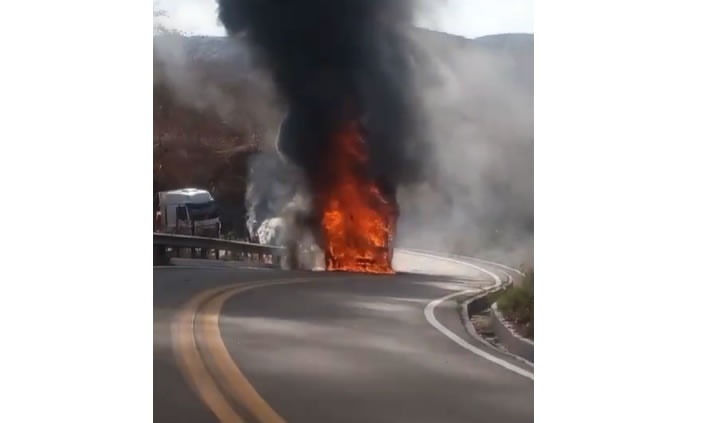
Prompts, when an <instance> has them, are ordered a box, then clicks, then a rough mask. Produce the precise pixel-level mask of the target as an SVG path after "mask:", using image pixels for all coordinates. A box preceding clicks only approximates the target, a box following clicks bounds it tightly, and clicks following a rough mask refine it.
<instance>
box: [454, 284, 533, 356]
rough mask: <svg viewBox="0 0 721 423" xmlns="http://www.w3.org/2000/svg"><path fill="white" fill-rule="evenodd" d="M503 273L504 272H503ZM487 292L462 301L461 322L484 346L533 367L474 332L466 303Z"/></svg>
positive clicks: (485, 293)
mask: <svg viewBox="0 0 721 423" xmlns="http://www.w3.org/2000/svg"><path fill="white" fill-rule="evenodd" d="M504 273H505V272H504ZM488 294H489V292H481V293H480V294H478V295H476V296H474V297H472V298H469V299H467V300H466V301H464V302H463V306H462V307H461V319H462V320H463V324H464V325H465V326H466V330H467V331H468V333H469V334H470V335H471V336H472V337H473V339H475V340H476V341H478V342H480V343H482V344H483V345H485V346H487V347H489V348H493V349H494V350H495V351H498V352H499V353H500V354H504V355H507V356H510V357H513V358H515V359H516V360H519V361H522V362H523V363H525V364H527V365H529V366H531V367H533V363H532V362H530V361H528V360H526V359H525V358H523V357H521V356H520V355H516V354H513V353H512V352H510V351H507V350H503V349H500V348H499V347H498V346H496V345H493V344H492V343H490V342H488V341H486V340H485V339H483V337H482V336H481V335H479V334H478V332H476V328H475V327H474V326H473V322H471V319H470V317H469V314H468V305H469V304H470V303H472V302H473V301H475V300H477V299H479V298H483V297H484V296H486V295H488Z"/></svg>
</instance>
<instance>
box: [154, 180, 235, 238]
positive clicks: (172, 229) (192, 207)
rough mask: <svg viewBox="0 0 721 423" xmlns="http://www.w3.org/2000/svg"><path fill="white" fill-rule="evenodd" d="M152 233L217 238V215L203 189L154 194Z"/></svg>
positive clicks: (218, 236) (215, 207) (186, 189)
mask: <svg viewBox="0 0 721 423" xmlns="http://www.w3.org/2000/svg"><path fill="white" fill-rule="evenodd" d="M156 213H157V214H156V223H155V230H156V231H158V232H164V233H172V234H184V235H195V236H205V237H210V238H220V229H221V227H220V213H219V211H218V208H217V206H216V205H215V200H214V199H213V196H212V195H211V194H210V193H209V192H208V191H205V190H202V189H196V188H183V189H177V190H172V191H163V192H159V193H158V210H157V212H156Z"/></svg>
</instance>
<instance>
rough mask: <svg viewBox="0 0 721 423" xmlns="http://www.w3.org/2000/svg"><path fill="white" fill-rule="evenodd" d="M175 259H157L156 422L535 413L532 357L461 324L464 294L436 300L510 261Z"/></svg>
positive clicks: (492, 276) (490, 279)
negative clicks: (383, 271)
mask: <svg viewBox="0 0 721 423" xmlns="http://www.w3.org/2000/svg"><path fill="white" fill-rule="evenodd" d="M180 264H181V265H180V266H177V267H175V268H172V267H171V268H154V270H153V272H154V284H153V288H154V370H153V373H154V381H153V383H154V421H156V422H161V423H164V422H168V423H170V422H172V423H184V422H188V423H190V422H194V423H195V422H198V423H201V422H217V421H221V422H262V423H265V422H276V423H280V422H289V423H291V422H298V423H321V422H339V423H340V422H349V423H351V422H359V423H360V422H363V423H371V422H372V423H381V422H394V423H399V422H414V423H426V422H427V423H431V422H433V423H439V422H484V423H492V422H499V423H501V422H504V423H505V422H509V423H512V422H531V421H533V375H532V373H533V368H532V367H529V366H527V365H525V364H524V363H522V362H519V361H516V360H514V359H513V358H511V357H508V356H506V355H504V354H503V353H500V352H498V351H495V350H494V349H492V348H490V347H487V346H485V345H484V344H482V343H481V342H479V341H477V340H476V339H475V338H474V337H472V336H471V335H470V334H469V333H467V332H466V330H465V328H464V326H463V324H462V322H461V319H460V316H459V306H458V303H459V301H460V300H461V299H462V298H464V297H465V295H463V296H455V297H453V298H449V299H447V300H444V301H434V300H439V299H441V298H443V297H447V296H449V295H453V294H454V293H458V292H463V291H465V290H469V289H482V288H484V287H489V286H492V285H493V284H495V283H496V278H506V277H508V274H509V273H512V272H510V271H509V270H508V269H504V268H499V267H497V266H494V265H490V264H488V263H480V262H476V263H475V265H476V266H481V268H482V269H478V267H472V266H465V265H463V264H460V263H457V262H450V261H444V260H434V259H432V258H429V257H424V256H416V255H410V254H400V255H398V254H397V259H396V268H403V269H407V270H412V271H415V272H424V273H425V274H411V273H401V274H398V275H394V276H377V275H358V274H348V273H325V272H284V271H278V270H267V269H249V268H242V267H239V266H233V265H229V264H223V263H218V262H215V263H214V262H212V261H211V262H208V263H207V264H203V265H202V266H203V267H199V266H197V264H196V263H195V262H183V263H180ZM488 272H490V273H488ZM430 273H436V274H435V275H434V274H430ZM441 274H454V275H457V276H456V277H454V278H449V277H447V276H440V275H441ZM433 302H435V303H436V304H437V306H436V307H435V308H433V309H431V310H430V314H431V315H432V317H433V318H435V320H437V323H438V325H440V326H441V327H442V328H443V329H442V330H441V329H439V328H438V327H434V326H433V325H432V324H431V322H430V321H429V319H428V313H429V309H430V308H431V306H429V303H433ZM453 338H455V339H453ZM463 345H466V346H465V347H464V346H463ZM469 346H470V348H469ZM489 357H490V358H489ZM499 363H501V364H499ZM502 363H507V364H508V365H509V366H506V367H504V364H502ZM511 368H513V369H515V370H512V369H511Z"/></svg>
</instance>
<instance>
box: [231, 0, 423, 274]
mask: <svg viewBox="0 0 721 423" xmlns="http://www.w3.org/2000/svg"><path fill="white" fill-rule="evenodd" d="M218 4H219V18H220V21H221V22H222V23H223V25H224V26H225V28H226V30H227V31H228V33H229V35H231V36H236V37H239V38H242V40H243V42H244V43H247V45H248V46H250V48H251V49H252V51H253V52H254V57H255V59H256V60H257V61H258V62H259V63H260V65H261V66H263V67H264V68H266V69H267V71H268V72H269V73H270V75H271V76H272V79H273V82H274V85H275V88H276V90H277V91H278V94H279V95H280V96H281V97H282V98H283V99H284V101H285V103H286V107H287V115H286V118H285V120H284V122H283V123H282V124H281V128H280V134H279V137H278V145H277V147H278V152H279V153H280V154H281V155H282V156H283V157H285V158H286V159H287V160H288V161H289V162H291V163H292V164H293V165H294V166H296V167H297V168H298V169H300V174H301V176H302V179H303V185H304V188H305V192H307V203H308V206H307V207H305V208H302V209H303V210H302V211H301V210H300V209H299V210H296V211H295V212H289V216H288V217H286V218H284V222H285V224H284V226H285V228H284V231H285V232H287V235H286V236H285V237H284V238H285V240H286V244H289V245H294V244H295V243H296V242H297V241H296V239H297V238H298V237H299V236H300V235H299V233H300V232H303V233H305V234H308V233H309V234H311V236H312V238H313V239H314V242H315V243H316V244H317V245H318V246H319V247H320V249H321V250H322V251H323V253H324V261H325V268H326V270H337V271H358V272H369V273H393V268H392V265H391V262H392V256H393V254H392V250H393V248H392V245H393V238H394V234H395V229H396V222H397V220H398V217H399V215H400V210H399V208H398V204H397V201H396V189H397V187H398V185H399V184H401V183H403V182H404V181H408V180H412V179H414V178H416V177H417V175H418V171H419V169H420V164H419V161H418V158H419V157H420V156H422V152H423V146H424V144H423V142H422V136H421V134H423V131H422V128H421V127H422V123H423V121H424V119H423V118H422V114H421V112H420V109H419V108H418V107H417V106H416V104H417V102H416V101H415V98H414V95H415V94H414V91H413V89H412V81H413V77H412V69H413V66H412V63H413V48H412V45H411V42H410V40H409V37H408V31H410V30H411V28H412V17H413V4H414V2H413V1H410V0H399V1H393V2H389V1H385V0H333V1H330V0H313V1H305V2H286V1H274V0H268V1H263V2H257V1H251V0H219V3H218ZM290 216H292V217H290ZM292 228H295V229H292ZM296 229H298V230H296ZM294 232H298V233H294ZM293 248H294V247H293Z"/></svg>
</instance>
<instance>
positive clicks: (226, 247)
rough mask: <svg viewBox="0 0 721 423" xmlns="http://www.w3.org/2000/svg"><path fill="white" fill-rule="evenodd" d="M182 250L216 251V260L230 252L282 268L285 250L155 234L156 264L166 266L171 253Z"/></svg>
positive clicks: (239, 242)
mask: <svg viewBox="0 0 721 423" xmlns="http://www.w3.org/2000/svg"><path fill="white" fill-rule="evenodd" d="M181 249H191V250H193V249H201V250H213V251H215V258H216V259H220V252H221V251H224V252H229V253H231V254H232V255H234V256H235V257H236V258H248V259H249V260H252V261H257V262H260V263H266V264H271V265H273V266H274V267H278V266H280V263H281V258H282V257H283V255H284V254H285V248H283V247H276V246H272V245H262V244H253V243H250V242H242V241H231V240H227V239H219V238H206V237H201V236H190V235H176V234H165V233H157V232H156V233H153V250H154V258H153V261H154V263H155V264H166V263H168V262H169V261H170V256H169V251H168V250H174V251H175V253H176V255H179V254H180V250H181Z"/></svg>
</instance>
